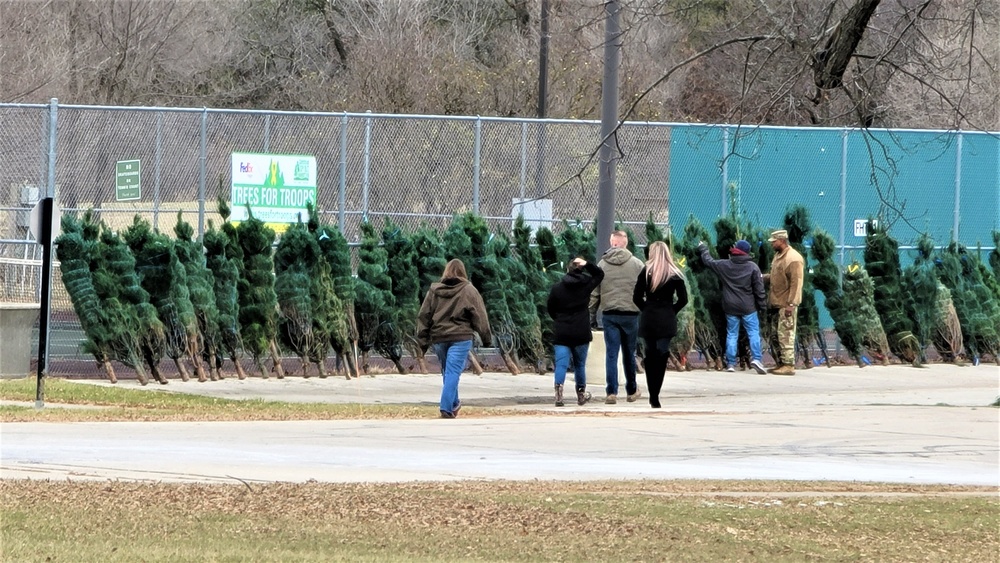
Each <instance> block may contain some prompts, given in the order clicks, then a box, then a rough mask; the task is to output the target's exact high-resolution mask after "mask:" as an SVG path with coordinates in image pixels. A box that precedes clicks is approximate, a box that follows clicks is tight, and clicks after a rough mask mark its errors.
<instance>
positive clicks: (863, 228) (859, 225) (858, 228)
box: [854, 219, 878, 237]
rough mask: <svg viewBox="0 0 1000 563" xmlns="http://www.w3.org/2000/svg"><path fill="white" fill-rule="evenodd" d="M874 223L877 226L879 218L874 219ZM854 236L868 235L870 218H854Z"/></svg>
mask: <svg viewBox="0 0 1000 563" xmlns="http://www.w3.org/2000/svg"><path fill="white" fill-rule="evenodd" d="M871 221H872V224H874V225H875V226H876V227H877V226H878V219H872V220H871ZM854 236H856V237H866V236H868V219H855V220H854Z"/></svg>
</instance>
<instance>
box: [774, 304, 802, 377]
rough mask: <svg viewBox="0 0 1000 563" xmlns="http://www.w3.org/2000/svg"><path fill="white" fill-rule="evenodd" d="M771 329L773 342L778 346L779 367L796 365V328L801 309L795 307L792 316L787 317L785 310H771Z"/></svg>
mask: <svg viewBox="0 0 1000 563" xmlns="http://www.w3.org/2000/svg"><path fill="white" fill-rule="evenodd" d="M770 312H771V319H772V322H771V327H772V329H773V331H774V332H772V333H771V334H772V335H773V340H772V342H774V343H775V344H776V345H777V350H778V354H779V355H780V356H781V357H780V358H775V360H778V364H779V365H789V366H794V365H795V326H796V321H797V320H798V318H799V308H798V307H794V308H793V310H792V316H790V317H786V316H785V310H784V309H771V311H770Z"/></svg>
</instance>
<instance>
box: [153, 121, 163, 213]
mask: <svg viewBox="0 0 1000 563" xmlns="http://www.w3.org/2000/svg"><path fill="white" fill-rule="evenodd" d="M162 146H163V112H162V111H158V112H156V157H155V159H154V161H153V228H154V229H159V228H160V157H161V153H162Z"/></svg>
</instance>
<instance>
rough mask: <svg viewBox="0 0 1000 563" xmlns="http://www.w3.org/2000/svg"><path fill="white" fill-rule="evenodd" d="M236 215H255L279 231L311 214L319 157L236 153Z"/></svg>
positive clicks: (235, 217)
mask: <svg viewBox="0 0 1000 563" xmlns="http://www.w3.org/2000/svg"><path fill="white" fill-rule="evenodd" d="M232 179H233V183H232V192H231V196H230V201H231V202H232V208H233V214H232V216H231V217H230V221H232V222H234V223H239V222H241V221H243V220H244V219H246V218H247V204H249V205H250V208H251V209H252V210H253V216H254V217H256V218H258V219H260V220H261V221H263V222H264V223H266V224H267V226H268V227H270V228H272V229H274V230H275V232H279V233H281V232H284V231H285V229H287V228H288V225H289V224H291V223H295V222H296V221H298V218H299V214H300V213H301V214H302V218H303V221H305V220H306V218H307V217H308V212H307V211H306V202H312V203H316V158H315V157H313V156H308V155H300V154H259V153H245V152H234V153H233V159H232Z"/></svg>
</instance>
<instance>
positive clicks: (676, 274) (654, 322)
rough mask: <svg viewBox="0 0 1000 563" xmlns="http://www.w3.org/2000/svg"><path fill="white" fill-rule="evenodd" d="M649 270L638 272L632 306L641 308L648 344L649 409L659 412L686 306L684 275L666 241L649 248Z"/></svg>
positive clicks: (642, 335) (642, 333) (642, 332)
mask: <svg viewBox="0 0 1000 563" xmlns="http://www.w3.org/2000/svg"><path fill="white" fill-rule="evenodd" d="M648 250H649V258H648V259H647V260H646V267H645V268H643V269H642V271H641V272H639V277H638V278H637V279H636V280H635V289H634V290H633V291H632V302H633V303H635V306H636V307H638V308H639V311H640V313H639V337H640V338H642V339H643V341H645V343H646V359H645V368H646V387H647V388H648V389H649V405H650V406H651V407H653V408H654V409H658V408H660V388H661V387H662V386H663V374H664V372H665V371H666V370H667V359H668V358H669V357H670V340H671V339H672V338H673V337H674V336H675V335H676V334H677V313H678V312H679V311H680V310H681V309H683V308H684V306H685V305H687V302H688V294H687V286H686V285H685V280H684V273H683V272H681V269H680V268H679V267H677V264H676V263H675V262H674V257H673V256H672V255H671V254H670V248H668V247H667V245H666V243H664V242H663V241H656V242H654V243H652V244H650V245H649V249H648Z"/></svg>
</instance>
